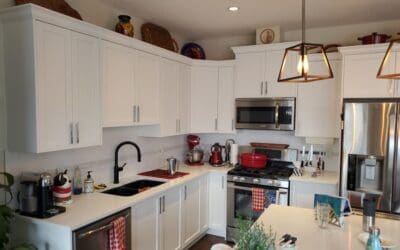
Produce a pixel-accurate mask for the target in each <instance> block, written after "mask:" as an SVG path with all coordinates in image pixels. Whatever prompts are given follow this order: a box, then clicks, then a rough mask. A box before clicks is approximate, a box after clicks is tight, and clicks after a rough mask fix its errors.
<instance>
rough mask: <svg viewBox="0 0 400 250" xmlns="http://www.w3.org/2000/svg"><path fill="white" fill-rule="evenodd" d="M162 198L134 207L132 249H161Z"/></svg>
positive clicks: (146, 201)
mask: <svg viewBox="0 0 400 250" xmlns="http://www.w3.org/2000/svg"><path fill="white" fill-rule="evenodd" d="M159 201H160V198H159V197H158V198H151V199H148V200H145V201H143V202H141V203H139V204H137V205H135V206H134V207H133V214H134V215H133V221H132V222H133V223H132V226H133V228H132V247H133V249H135V250H141V249H159V243H160V242H159V240H158V235H159V233H158V230H159V224H158V222H159V213H160V212H161V211H160V202H159Z"/></svg>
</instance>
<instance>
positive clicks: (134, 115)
mask: <svg viewBox="0 0 400 250" xmlns="http://www.w3.org/2000/svg"><path fill="white" fill-rule="evenodd" d="M133 122H136V105H133Z"/></svg>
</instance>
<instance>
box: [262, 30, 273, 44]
mask: <svg viewBox="0 0 400 250" xmlns="http://www.w3.org/2000/svg"><path fill="white" fill-rule="evenodd" d="M274 39H275V32H274V31H273V30H272V29H264V30H263V31H262V32H261V33H260V41H261V42H262V43H264V44H267V43H272V42H273V41H274Z"/></svg>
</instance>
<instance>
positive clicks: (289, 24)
mask: <svg viewBox="0 0 400 250" xmlns="http://www.w3.org/2000/svg"><path fill="white" fill-rule="evenodd" d="M114 4H115V5H116V7H118V8H125V9H127V10H129V12H130V13H134V14H135V15H136V16H139V17H141V18H143V19H145V20H148V21H151V22H154V23H156V24H159V25H161V26H164V27H166V28H168V29H169V30H171V31H174V32H176V33H179V34H181V35H182V36H184V37H186V38H188V39H193V40H195V39H202V38H210V37H216V36H226V35H244V34H250V33H251V32H254V31H255V29H256V28H257V27H264V26H275V25H279V26H281V28H282V29H284V30H293V29H298V28H300V21H301V0H114ZM233 5H234V6H238V7H239V8H240V10H239V11H238V12H235V13H232V12H229V11H227V8H228V7H229V6H233ZM399 12H400V0H306V18H307V27H324V26H335V25H344V24H355V23H363V22H373V21H383V20H392V19H400V15H399ZM399 32H400V27H399Z"/></svg>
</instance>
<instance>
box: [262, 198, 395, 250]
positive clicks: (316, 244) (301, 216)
mask: <svg viewBox="0 0 400 250" xmlns="http://www.w3.org/2000/svg"><path fill="white" fill-rule="evenodd" d="M257 223H263V224H264V226H265V230H269V226H271V227H272V230H273V231H274V232H276V237H277V240H279V238H280V237H282V235H284V234H291V235H292V236H294V237H297V242H296V249H297V250H303V249H306V250H314V249H315V250H331V249H332V250H339V249H340V250H364V249H365V245H364V244H363V243H362V242H361V241H360V240H359V239H358V235H359V234H360V233H362V232H363V230H362V216H359V215H351V216H348V217H346V218H345V224H344V226H343V227H342V228H340V227H337V226H334V225H328V227H327V228H326V229H321V228H319V227H318V225H317V222H316V221H315V219H314V210H313V209H308V208H298V207H286V206H279V205H271V206H270V207H269V208H268V209H266V210H265V212H264V213H263V214H262V215H261V216H260V218H259V219H258V220H257ZM375 224H376V226H377V227H379V228H380V229H381V234H382V235H383V236H384V237H385V238H386V239H389V240H390V241H391V242H393V243H395V244H396V245H397V247H396V248H394V249H400V247H399V246H400V239H399V237H398V235H399V233H400V221H397V220H389V219H383V218H376V223H375Z"/></svg>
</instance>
